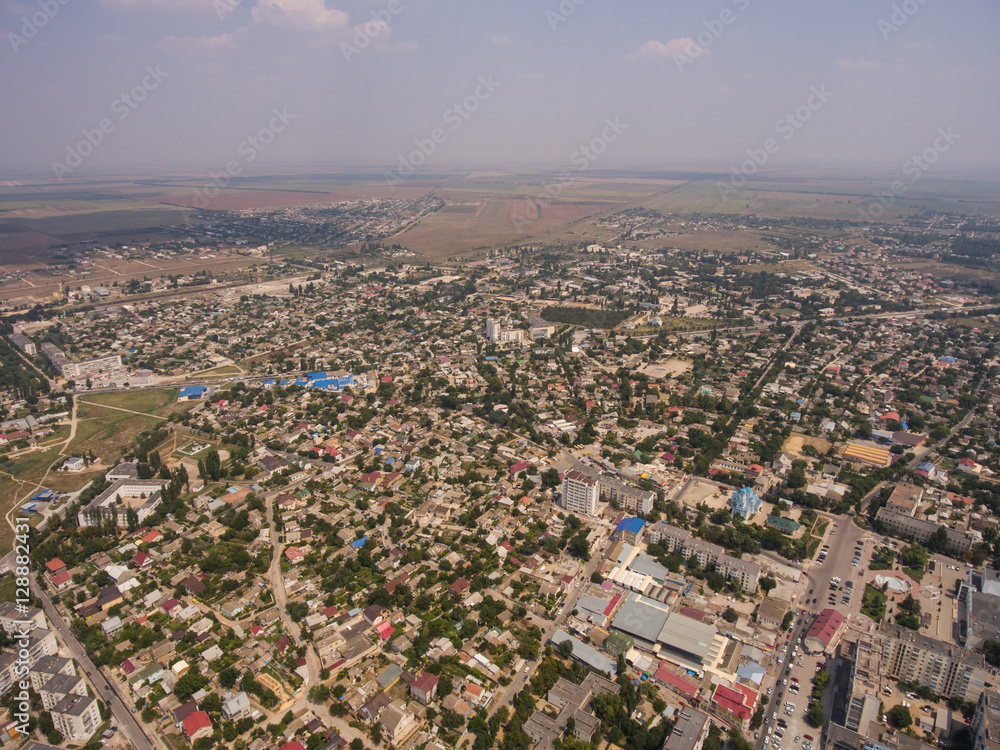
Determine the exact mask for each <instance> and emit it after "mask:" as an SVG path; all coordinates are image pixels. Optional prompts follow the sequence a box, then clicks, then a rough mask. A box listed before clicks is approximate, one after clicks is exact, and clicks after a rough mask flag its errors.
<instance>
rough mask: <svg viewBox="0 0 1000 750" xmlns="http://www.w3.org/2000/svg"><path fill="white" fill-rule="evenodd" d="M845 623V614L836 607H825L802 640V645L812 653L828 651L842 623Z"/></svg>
mask: <svg viewBox="0 0 1000 750" xmlns="http://www.w3.org/2000/svg"><path fill="white" fill-rule="evenodd" d="M843 624H844V616H843V615H842V614H840V612H838V611H837V610H835V609H824V610H823V611H822V612H820V613H819V616H818V617H817V618H816V621H815V622H814V623H813V624H812V627H811V628H809V632H808V633H806V637H805V638H804V639H803V640H802V646H803V648H805V650H806V651H807V652H809V653H812V654H819V653H822V652H824V651H826V650H827V649H828V648H830V646H831V645H832V643H833V640H834V638H836V636H837V634H838V632H839V631H840V627H841V625H843Z"/></svg>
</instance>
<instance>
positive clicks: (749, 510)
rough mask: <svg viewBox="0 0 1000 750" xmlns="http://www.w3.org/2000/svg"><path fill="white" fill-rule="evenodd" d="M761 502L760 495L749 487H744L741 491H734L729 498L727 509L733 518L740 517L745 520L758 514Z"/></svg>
mask: <svg viewBox="0 0 1000 750" xmlns="http://www.w3.org/2000/svg"><path fill="white" fill-rule="evenodd" d="M761 502H762V501H761V499H760V495H758V494H757V493H756V492H754V491H753V489H751V488H750V487H744V488H743V489H741V490H736V492H734V493H733V496H732V497H731V498H729V509H730V510H731V511H732V512H733V515H734V516H742V517H743V518H744V519H746V518H749V517H750V516H752V515H755V514H757V513H759V512H760V504H761Z"/></svg>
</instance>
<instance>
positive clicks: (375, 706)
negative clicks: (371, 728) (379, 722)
mask: <svg viewBox="0 0 1000 750" xmlns="http://www.w3.org/2000/svg"><path fill="white" fill-rule="evenodd" d="M388 705H389V696H388V695H386V694H385V693H383V692H381V691H379V692H377V693H375V695H373V696H372V697H371V698H369V699H368V702H367V703H365V705H363V706H362V707H361V710H360V711H358V716H359V718H361V719H362V720H364V721H367V722H374V721H375V720H376V719H378V717H379V715H380V714H381V713H382V712H383V711H384V710H385V709H386V707H387V706H388Z"/></svg>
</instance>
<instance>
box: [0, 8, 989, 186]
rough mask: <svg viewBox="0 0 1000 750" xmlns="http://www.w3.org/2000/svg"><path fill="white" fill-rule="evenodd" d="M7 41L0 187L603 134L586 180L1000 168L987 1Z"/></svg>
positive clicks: (236, 28) (472, 151)
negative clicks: (706, 169)
mask: <svg viewBox="0 0 1000 750" xmlns="http://www.w3.org/2000/svg"><path fill="white" fill-rule="evenodd" d="M45 8H48V10H47V11H46V10H45ZM378 17H381V19H383V20H381V21H380V20H377V18H378ZM36 21H44V25H42V26H41V27H40V28H37V27H36V25H35V22H36ZM900 22H902V23H900ZM0 30H2V40H0V42H2V47H0V102H2V108H0V112H2V114H0V137H2V143H3V147H2V149H0V170H2V172H3V173H5V174H13V173H15V172H17V173H21V172H24V171H25V170H27V171H31V172H35V173H38V174H45V173H48V174H50V175H51V174H52V163H53V162H56V161H61V162H64V161H65V160H66V159H67V147H74V148H75V146H76V144H77V143H78V142H79V141H80V140H81V139H82V138H84V131H90V133H91V140H100V141H101V142H100V144H99V145H98V146H96V148H94V149H92V153H88V154H86V155H85V156H84V158H83V159H82V160H81V162H80V165H79V166H78V167H77V168H76V169H75V170H74V173H73V174H74V176H80V175H85V174H87V173H97V172H99V171H101V170H111V169H121V168H131V167H144V166H149V167H152V168H163V167H166V168H178V169H184V168H191V167H194V168H199V169H211V168H215V167H222V166H224V165H225V164H226V163H227V162H228V161H232V160H236V161H238V162H239V163H240V164H246V162H248V161H249V160H250V156H249V155H250V154H253V165H252V166H253V167H254V168H261V169H273V168H276V167H280V166H282V165H288V164H297V165H316V166H323V165H377V166H380V167H381V166H383V165H395V164H398V161H399V157H400V156H401V155H406V154H409V153H410V152H411V151H413V150H414V148H415V143H414V142H415V140H422V141H424V145H425V149H428V150H430V146H432V147H433V153H432V154H431V155H430V156H428V157H427V158H426V160H425V162H426V163H425V164H424V165H423V166H422V167H421V168H422V169H434V168H448V167H453V166H459V165H461V166H465V165H470V166H508V167H515V166H529V165H545V166H551V167H555V168H559V167H563V166H565V167H569V166H570V164H571V160H573V159H574V158H576V159H577V160H579V158H580V155H579V152H577V149H578V148H579V147H580V146H581V145H584V144H587V143H589V142H591V141H592V140H593V139H595V138H598V139H599V138H601V137H602V133H603V134H604V135H605V136H609V135H614V134H616V133H617V137H616V138H615V140H614V141H613V142H611V139H610V138H608V140H607V141H606V142H605V143H602V144H600V145H599V146H598V148H599V149H600V150H601V151H603V153H601V154H600V155H598V154H594V159H593V162H592V163H593V166H594V168H595V169H596V168H611V167H617V166H641V167H661V166H665V167H671V166H683V165H697V164H705V165H715V166H726V165H729V164H733V163H735V162H737V161H739V160H741V159H745V158H746V154H747V149H760V148H762V146H763V144H765V142H766V141H767V139H769V138H773V139H774V142H775V144H777V145H776V147H775V148H773V151H774V152H773V154H771V155H769V157H768V164H767V167H768V168H769V169H771V168H774V169H780V168H784V167H795V166H801V165H810V164H812V165H818V166H824V167H854V166H868V165H877V166H880V167H888V168H889V169H892V168H894V166H895V165H902V164H903V162H905V161H906V160H907V159H908V158H909V157H910V156H911V155H912V154H914V153H919V152H921V151H923V150H924V149H925V148H929V147H931V146H932V144H933V143H934V140H935V137H936V134H937V132H938V129H939V128H944V129H947V128H949V127H950V128H951V132H952V133H954V134H956V135H957V136H959V137H958V139H957V140H955V141H954V143H953V144H952V146H951V147H950V149H949V150H948V152H947V153H946V154H942V156H941V164H940V166H941V168H942V169H951V168H956V169H962V168H967V167H978V168H985V169H996V168H997V167H1000V138H998V137H997V134H998V130H1000V129H998V125H1000V44H997V41H996V38H997V32H998V31H1000V3H997V2H996V0H963V2H946V0H906V1H905V2H903V1H902V0H829V1H827V2H815V1H810V0H713V1H711V2H694V1H692V0H687V1H686V2H681V0H655V1H654V0H614V1H612V0H562V3H560V2H559V1H558V0H389V1H388V2H386V1H384V0H370V1H369V0H326V3H324V0H18V1H17V2H9V1H8V0H0ZM33 32H34V33H33ZM29 36H30V37H31V38H29ZM148 71H153V73H150V72H148ZM156 71H159V72H158V73H157V72H156ZM154 73H155V74H154ZM164 74H165V77H164ZM482 81H486V82H488V83H489V85H486V84H484V83H482ZM133 90H135V94H136V97H135V98H136V99H138V98H143V99H144V100H143V101H141V102H140V101H136V100H134V99H132V94H131V93H130V92H133ZM812 92H820V93H819V95H817V94H815V93H813V95H812V98H810V94H811V93H812ZM123 95H125V97H127V98H123ZM463 102H465V104H463ZM456 105H457V106H458V108H459V109H458V110H456V109H455V107H456ZM797 108H798V109H797ZM473 109H474V110H475V111H471V110H473ZM276 110H277V111H278V112H282V111H283V112H285V113H287V115H288V116H289V117H286V118H284V119H282V118H277V117H276V115H275V111H276ZM796 111H798V114H796ZM787 115H791V116H792V120H791V121H788V120H785V119H784V118H786V116H787ZM105 118H106V120H105V123H104V126H105V131H106V132H105V133H103V134H100V135H98V133H95V129H97V131H99V130H100V126H101V121H102V119H105ZM609 119H610V120H611V121H617V122H618V123H620V124H621V125H622V126H625V127H624V128H619V129H618V130H617V131H616V130H609V129H608V126H607V124H606V120H609ZM779 121H783V123H781V124H779ZM270 127H274V128H275V130H277V129H278V128H281V130H280V132H275V133H271V132H270V131H268V130H267V129H268V128H270ZM261 129H264V130H265V132H264V133H263V138H265V139H267V140H269V141H270V142H269V143H267V144H266V145H265V144H263V143H261V142H259V141H258V142H256V143H250V142H249V141H247V139H248V137H250V136H252V135H254V134H257V133H258V132H259V131H261ZM272 135H273V139H272V138H271V137H270V136H272ZM435 135H436V136H437V141H438V142H437V143H434V137H435ZM773 145H774V144H772V146H773ZM83 150H84V151H87V150H88V149H87V148H86V147H85V148H84V149H83ZM588 158H589V157H588Z"/></svg>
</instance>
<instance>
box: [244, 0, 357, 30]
mask: <svg viewBox="0 0 1000 750" xmlns="http://www.w3.org/2000/svg"><path fill="white" fill-rule="evenodd" d="M253 20H254V21H255V22H257V23H260V24H264V23H270V24H274V25H277V26H288V27H289V28H293V29H297V30H299V31H342V30H344V29H346V28H347V25H348V17H347V13H345V12H344V11H342V10H337V9H335V8H327V7H326V3H325V2H323V0H259V2H258V3H257V6H256V7H255V8H254V9H253Z"/></svg>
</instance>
